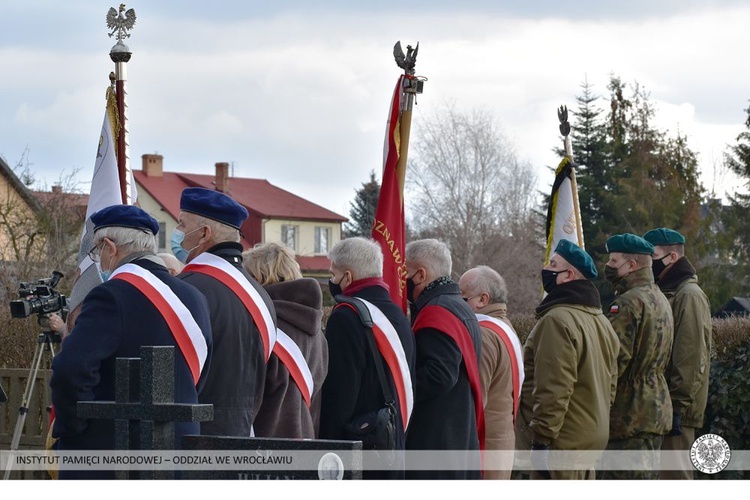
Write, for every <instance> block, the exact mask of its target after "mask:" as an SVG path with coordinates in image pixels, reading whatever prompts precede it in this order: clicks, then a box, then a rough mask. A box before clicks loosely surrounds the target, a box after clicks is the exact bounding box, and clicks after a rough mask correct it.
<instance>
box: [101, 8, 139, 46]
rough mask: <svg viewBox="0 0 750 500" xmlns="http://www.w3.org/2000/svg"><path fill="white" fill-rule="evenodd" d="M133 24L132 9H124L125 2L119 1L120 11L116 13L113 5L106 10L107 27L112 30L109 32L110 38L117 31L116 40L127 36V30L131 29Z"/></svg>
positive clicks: (133, 14)
mask: <svg viewBox="0 0 750 500" xmlns="http://www.w3.org/2000/svg"><path fill="white" fill-rule="evenodd" d="M133 26H135V10H134V9H128V10H127V11H125V4H124V3H121V4H120V12H119V14H118V12H117V11H116V10H115V8H114V7H110V9H109V11H108V12H107V28H110V29H111V30H112V32H111V33H110V34H109V36H110V38H111V37H112V36H114V35H115V33H117V36H116V38H117V40H122V39H123V38H129V37H130V33H127V31H128V30H131V29H133Z"/></svg>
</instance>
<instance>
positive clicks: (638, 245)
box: [607, 233, 654, 255]
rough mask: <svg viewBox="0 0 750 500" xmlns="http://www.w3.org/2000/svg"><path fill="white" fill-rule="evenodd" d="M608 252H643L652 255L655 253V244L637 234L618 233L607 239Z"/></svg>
mask: <svg viewBox="0 0 750 500" xmlns="http://www.w3.org/2000/svg"><path fill="white" fill-rule="evenodd" d="M607 252H609V253H612V252H620V253H642V254H646V255H651V254H652V253H654V245H652V244H651V243H649V242H648V241H646V240H644V239H643V238H641V237H640V236H638V235H636V234H631V233H625V234H616V235H614V236H610V238H609V239H608V240H607Z"/></svg>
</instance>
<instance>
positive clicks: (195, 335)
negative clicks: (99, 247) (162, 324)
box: [110, 264, 208, 384]
mask: <svg viewBox="0 0 750 500" xmlns="http://www.w3.org/2000/svg"><path fill="white" fill-rule="evenodd" d="M110 279H119V280H123V281H126V282H128V283H130V284H131V285H133V286H134V287H135V288H137V289H138V290H139V291H140V292H141V293H142V294H143V295H145V296H146V298H147V299H148V300H150V301H151V303H152V304H153V305H154V307H156V309H157V310H158V311H159V313H161V315H162V316H163V317H164V320H165V321H166V322H167V325H168V326H169V330H170V332H172V336H174V339H175V341H176V342H177V346H178V347H179V348H180V352H181V353H182V355H183V357H184V358H185V360H186V361H187V364H188V367H189V368H190V372H191V373H192V375H193V382H194V383H195V384H197V383H198V379H199V378H200V376H201V372H202V371H203V365H204V364H205V363H206V357H207V356H208V346H207V345H206V339H205V337H204V336H203V332H202V331H201V329H200V327H199V326H198V323H196V321H195V318H193V315H192V314H191V313H190V310H188V308H187V306H185V304H183V303H182V301H181V300H180V298H179V297H177V295H176V294H175V293H174V292H173V291H172V289H171V288H169V287H168V286H167V285H166V284H165V283H164V282H163V281H162V280H160V279H159V278H157V277H156V276H154V275H153V274H152V273H151V272H150V271H148V270H147V269H144V268H142V267H141V266H138V265H136V264H125V265H123V266H120V267H118V268H117V269H115V271H114V272H113V273H112V277H111V278H110Z"/></svg>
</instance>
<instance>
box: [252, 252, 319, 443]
mask: <svg viewBox="0 0 750 500" xmlns="http://www.w3.org/2000/svg"><path fill="white" fill-rule="evenodd" d="M243 265H244V267H245V270H246V271H247V272H248V273H250V275H251V276H252V277H253V278H255V279H256V280H257V281H258V283H260V284H261V285H262V286H263V288H265V290H266V292H268V295H269V296H270V297H271V299H272V300H273V305H274V307H275V308H276V320H277V324H278V327H279V330H281V332H283V334H285V335H286V337H288V339H289V340H291V342H292V344H289V345H287V346H286V349H287V350H289V351H291V350H294V349H298V351H297V352H298V354H301V355H302V357H303V358H304V359H303V360H299V359H298V361H297V363H298V365H302V366H300V368H301V371H303V372H304V371H306V370H307V373H308V374H309V375H310V377H311V379H310V380H311V382H312V387H309V388H307V387H305V386H306V383H305V381H304V380H298V379H295V377H294V376H293V375H292V374H291V373H290V370H289V366H287V364H288V363H291V362H293V361H292V358H293V356H292V357H290V356H287V357H284V353H283V352H280V351H279V349H280V348H282V347H284V346H285V342H288V340H285V339H283V336H282V334H279V336H278V337H277V340H276V343H277V345H276V346H275V347H274V350H273V353H272V354H271V357H270V359H269V360H268V363H267V365H266V383H265V389H264V391H263V401H262V403H261V405H260V409H259V410H258V413H257V415H256V416H255V421H254V423H253V427H254V429H255V435H256V436H258V437H278V438H307V439H314V438H317V437H318V430H319V425H320V404H321V397H320V396H321V388H322V387H323V381H324V380H325V378H326V374H327V373H328V343H327V342H326V338H325V336H324V335H323V333H322V332H321V318H322V316H323V310H322V306H323V294H322V292H321V290H320V285H319V284H318V282H317V281H316V280H314V279H313V278H303V277H302V273H301V272H300V268H299V264H297V261H296V259H295V257H294V252H293V251H292V250H291V249H290V248H289V247H286V246H283V245H279V244H278V243H263V244H259V245H256V246H255V247H254V248H251V249H250V250H247V251H246V252H245V253H244V254H243ZM295 374H296V372H295ZM298 376H299V375H298ZM306 391H307V394H306Z"/></svg>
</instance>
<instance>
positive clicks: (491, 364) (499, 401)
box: [458, 266, 523, 479]
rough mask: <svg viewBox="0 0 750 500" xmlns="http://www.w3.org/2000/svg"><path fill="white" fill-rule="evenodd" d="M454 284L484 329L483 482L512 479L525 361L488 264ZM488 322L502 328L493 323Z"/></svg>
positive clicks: (500, 285) (500, 282) (504, 295)
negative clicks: (516, 425) (519, 400)
mask: <svg viewBox="0 0 750 500" xmlns="http://www.w3.org/2000/svg"><path fill="white" fill-rule="evenodd" d="M458 286H459V288H460V289H461V295H462V296H463V299H464V300H465V301H466V303H467V304H468V305H469V307H471V308H472V310H473V311H474V312H475V313H476V314H477V319H478V320H479V327H480V329H481V331H482V354H481V357H480V360H479V377H480V379H481V381H482V396H483V398H482V402H483V403H484V424H485V456H484V479H510V474H511V471H512V470H513V450H514V449H515V445H516V435H515V414H516V412H515V410H516V408H517V401H518V399H519V396H520V393H519V392H520V387H521V384H522V383H523V359H522V357H521V343H520V341H519V340H518V335H517V334H516V332H515V331H514V330H513V326H512V325H511V323H510V320H509V319H508V317H507V312H508V306H507V301H508V288H507V286H506V284H505V280H504V279H503V277H502V276H500V274H498V272H497V271H495V270H494V269H492V268H491V267H488V266H478V267H475V268H473V269H469V270H468V271H466V272H465V273H464V274H463V276H461V279H460V280H459V281H458ZM486 316H489V318H487V317H486ZM492 319H495V320H500V321H501V322H502V324H498V323H497V322H494V324H493V321H492ZM503 325H504V326H505V328H504V327H503ZM514 382H515V391H514Z"/></svg>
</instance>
